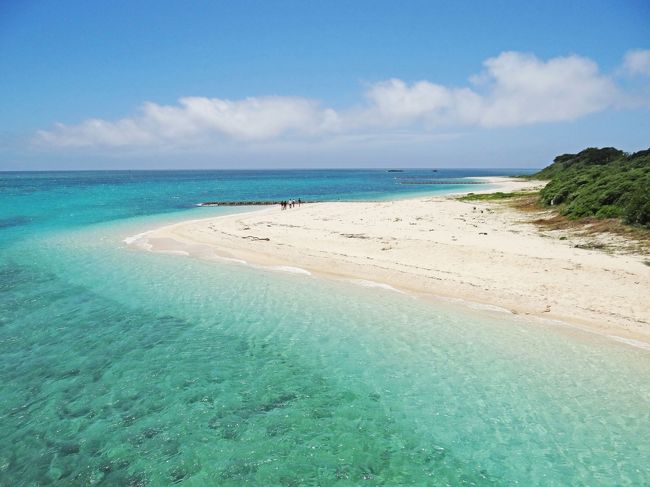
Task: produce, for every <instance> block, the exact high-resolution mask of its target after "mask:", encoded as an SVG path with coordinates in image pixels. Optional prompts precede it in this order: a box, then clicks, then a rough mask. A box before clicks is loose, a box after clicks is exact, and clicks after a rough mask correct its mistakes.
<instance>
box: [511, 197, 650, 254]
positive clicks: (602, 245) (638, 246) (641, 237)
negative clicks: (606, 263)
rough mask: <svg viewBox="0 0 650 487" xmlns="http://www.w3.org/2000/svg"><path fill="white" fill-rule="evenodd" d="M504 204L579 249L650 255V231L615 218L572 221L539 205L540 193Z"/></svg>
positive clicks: (513, 199)
mask: <svg viewBox="0 0 650 487" xmlns="http://www.w3.org/2000/svg"><path fill="white" fill-rule="evenodd" d="M502 202H503V203H504V204H507V205H508V206H510V207H512V208H515V209H516V210H518V211H521V212H525V213H527V214H529V215H530V220H529V222H530V223H533V224H535V225H536V226H537V227H538V228H539V229H540V230H541V231H543V232H546V233H550V234H551V235H549V236H554V237H556V238H558V239H561V240H566V239H568V238H571V239H572V240H576V241H577V243H575V246H576V247H578V248H586V249H598V250H604V251H606V252H615V253H639V254H642V255H645V254H647V255H650V229H647V228H641V227H633V226H631V225H626V224H624V223H623V222H622V221H621V220H619V219H616V218H608V219H598V218H582V219H579V220H572V219H569V218H567V217H565V216H562V215H560V214H559V213H558V212H557V211H556V210H554V209H550V208H548V207H543V206H541V205H540V204H539V199H538V194H537V193H531V194H528V195H525V196H518V197H516V198H510V199H504V200H502Z"/></svg>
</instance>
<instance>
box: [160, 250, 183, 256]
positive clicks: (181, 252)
mask: <svg viewBox="0 0 650 487" xmlns="http://www.w3.org/2000/svg"><path fill="white" fill-rule="evenodd" d="M154 252H157V253H159V254H170V255H183V256H185V257H189V255H190V253H189V252H186V251H185V250H155V251H154Z"/></svg>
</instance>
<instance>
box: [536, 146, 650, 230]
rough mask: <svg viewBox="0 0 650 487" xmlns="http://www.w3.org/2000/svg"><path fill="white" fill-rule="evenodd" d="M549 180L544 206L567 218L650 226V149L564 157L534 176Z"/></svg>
mask: <svg viewBox="0 0 650 487" xmlns="http://www.w3.org/2000/svg"><path fill="white" fill-rule="evenodd" d="M534 177H536V178H540V179H550V181H549V183H548V184H547V185H546V187H545V188H544V189H543V190H542V191H541V192H540V200H541V203H542V204H544V205H549V206H558V207H559V208H560V212H561V213H562V214H563V215H566V216H568V217H570V218H583V217H589V216H591V217H596V218H622V219H623V220H624V221H625V222H626V223H629V224H632V225H642V226H646V227H650V149H648V150H644V151H640V152H636V153H634V154H627V153H625V152H623V151H620V150H618V149H614V148H613V147H606V148H603V149H595V148H589V149H585V150H583V151H582V152H579V153H578V154H563V155H561V156H558V157H556V158H555V160H554V161H553V164H551V165H550V166H548V167H546V168H544V169H542V170H541V171H540V172H538V173H537V174H535V175H534Z"/></svg>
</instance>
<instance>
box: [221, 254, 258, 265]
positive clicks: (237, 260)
mask: <svg viewBox="0 0 650 487" xmlns="http://www.w3.org/2000/svg"><path fill="white" fill-rule="evenodd" d="M214 257H215V259H217V260H225V261H226V262H235V263H237V264H243V265H247V266H249V267H252V266H251V265H250V264H249V263H248V262H247V261H245V260H244V259H235V258H234V257H224V256H223V255H217V254H215V256H214Z"/></svg>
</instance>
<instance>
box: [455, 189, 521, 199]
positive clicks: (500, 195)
mask: <svg viewBox="0 0 650 487" xmlns="http://www.w3.org/2000/svg"><path fill="white" fill-rule="evenodd" d="M531 194H534V193H532V192H530V191H513V192H511V193H504V192H502V191H497V192H496V193H479V194H476V193H467V194H466V195H465V196H461V197H460V198H459V199H460V200H461V201H498V200H508V199H512V198H521V197H524V196H530V195H531Z"/></svg>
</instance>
